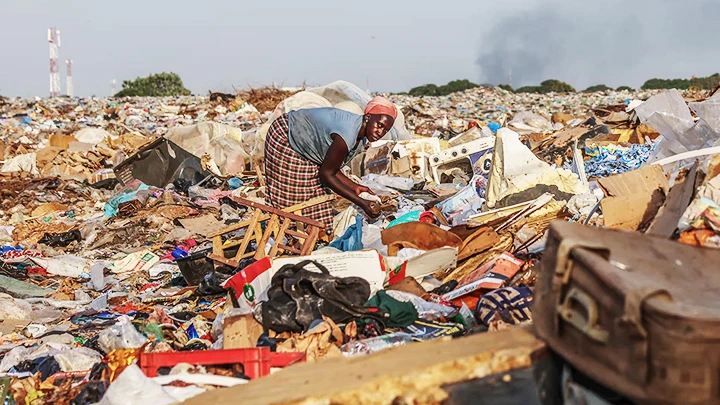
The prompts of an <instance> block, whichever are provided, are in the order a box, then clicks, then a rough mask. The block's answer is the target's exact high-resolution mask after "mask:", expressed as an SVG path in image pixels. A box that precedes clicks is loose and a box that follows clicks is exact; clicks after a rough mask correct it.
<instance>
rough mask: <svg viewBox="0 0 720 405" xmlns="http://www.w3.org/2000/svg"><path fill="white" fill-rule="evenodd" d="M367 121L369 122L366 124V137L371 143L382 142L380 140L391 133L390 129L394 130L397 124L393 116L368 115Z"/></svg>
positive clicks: (366, 116)
mask: <svg viewBox="0 0 720 405" xmlns="http://www.w3.org/2000/svg"><path fill="white" fill-rule="evenodd" d="M365 119H366V120H367V123H366V124H365V137H366V138H367V139H368V141H370V142H375V141H378V140H380V138H382V137H383V136H385V134H387V133H388V131H390V128H392V126H393V124H394V123H395V120H394V119H393V118H392V117H391V116H389V115H385V114H377V115H372V114H366V115H365Z"/></svg>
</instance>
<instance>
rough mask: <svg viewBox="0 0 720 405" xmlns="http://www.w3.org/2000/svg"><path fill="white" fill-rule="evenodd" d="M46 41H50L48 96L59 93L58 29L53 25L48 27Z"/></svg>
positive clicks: (55, 95) (54, 95)
mask: <svg viewBox="0 0 720 405" xmlns="http://www.w3.org/2000/svg"><path fill="white" fill-rule="evenodd" d="M48 42H49V43H50V97H57V96H59V95H60V69H59V67H58V55H59V53H60V52H59V50H60V30H57V29H55V27H50V28H48Z"/></svg>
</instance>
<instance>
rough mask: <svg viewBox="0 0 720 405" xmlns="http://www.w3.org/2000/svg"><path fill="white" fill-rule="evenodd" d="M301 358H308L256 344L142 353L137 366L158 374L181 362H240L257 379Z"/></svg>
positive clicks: (215, 363) (246, 372)
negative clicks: (253, 345) (248, 347)
mask: <svg viewBox="0 0 720 405" xmlns="http://www.w3.org/2000/svg"><path fill="white" fill-rule="evenodd" d="M301 361H305V354H304V353H273V352H271V351H270V348H269V347H253V348H250V349H227V350H196V351H190V352H169V353H141V354H140V358H139V359H138V366H139V367H140V369H141V370H142V371H143V372H144V373H145V375H147V376H148V377H156V376H157V375H158V369H160V368H161V367H173V366H175V365H176V364H178V363H188V364H192V365H196V366H216V365H223V364H237V363H240V364H242V365H243V370H244V371H245V375H246V376H248V377H250V378H251V379H255V378H259V377H263V376H266V375H268V374H270V368H271V367H286V366H289V365H290V364H293V363H297V362H301Z"/></svg>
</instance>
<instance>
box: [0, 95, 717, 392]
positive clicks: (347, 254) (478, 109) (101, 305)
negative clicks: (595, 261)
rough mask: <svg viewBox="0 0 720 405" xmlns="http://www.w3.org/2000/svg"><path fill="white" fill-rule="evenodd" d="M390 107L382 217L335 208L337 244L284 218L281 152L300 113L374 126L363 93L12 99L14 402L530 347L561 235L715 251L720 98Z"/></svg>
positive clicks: (6, 145)
mask: <svg viewBox="0 0 720 405" xmlns="http://www.w3.org/2000/svg"><path fill="white" fill-rule="evenodd" d="M388 97H389V98H390V99H391V100H392V101H394V102H395V103H396V104H397V105H398V107H399V109H400V111H401V113H402V114H401V116H400V117H398V119H397V120H396V122H395V127H394V128H393V130H392V131H391V133H389V134H388V135H387V137H386V139H383V140H381V141H378V142H375V143H373V144H371V145H369V146H368V148H367V149H366V150H365V151H364V152H363V153H361V154H360V155H358V156H357V157H356V158H355V159H353V161H352V162H350V164H349V165H348V166H347V167H346V168H345V169H344V170H345V172H346V175H347V176H348V177H350V178H352V179H354V180H355V181H357V182H359V183H360V184H362V185H365V186H367V187H369V188H370V189H371V190H372V191H373V193H374V195H369V196H367V197H368V198H373V199H376V201H377V202H378V203H379V204H380V205H381V207H382V214H381V216H380V217H379V218H378V219H369V218H368V217H367V216H365V215H364V213H363V212H362V210H361V209H359V208H358V207H356V206H354V205H352V204H351V203H350V202H349V201H347V200H344V199H342V198H340V197H335V196H332V195H330V196H327V197H323V198H321V200H323V201H327V200H332V201H333V206H334V208H335V210H336V213H337V215H336V217H335V219H334V221H333V226H332V229H322V228H321V227H318V225H317V224H315V223H313V221H309V220H308V218H306V217H304V216H302V210H303V209H305V208H307V207H309V206H312V205H313V204H315V203H318V201H315V200H311V201H308V202H306V203H305V204H301V206H295V207H289V208H286V209H284V210H279V209H274V208H272V207H270V206H269V205H268V203H267V201H266V200H265V195H264V187H265V182H264V166H263V154H264V152H263V151H264V148H263V145H264V139H265V135H266V133H267V130H268V127H269V125H270V123H271V122H272V120H273V119H274V118H276V117H278V116H280V115H281V114H283V113H285V112H288V111H291V110H294V109H300V108H312V107H327V106H334V107H337V108H342V109H346V110H348V111H352V112H358V113H361V112H362V109H363V108H364V104H366V103H367V102H368V101H369V99H370V95H369V94H367V93H366V92H364V91H362V90H361V89H359V88H357V87H356V86H354V85H352V84H350V83H347V82H335V83H331V84H329V85H328V86H324V87H320V88H310V89H302V90H292V91H284V90H280V89H272V88H270V89H265V90H263V89H257V90H253V91H252V92H245V93H240V94H238V95H228V94H221V93H211V94H210V95H209V96H207V97H177V98H122V99H115V98H108V99H104V98H66V97H59V98H52V99H40V98H35V99H20V98H8V99H0V138H2V141H3V142H2V143H1V144H0V152H1V153H0V156H2V166H1V167H0V176H2V184H3V186H2V197H1V199H0V204H1V205H0V246H1V248H0V253H1V255H0V322H1V324H0V395H2V396H0V398H3V399H5V403H7V404H57V405H59V404H75V405H80V404H95V403H99V404H107V405H111V404H123V403H140V401H147V400H152V401H156V403H159V404H170V403H179V402H182V401H184V400H187V399H189V398H192V397H195V396H197V395H201V394H202V393H204V392H206V391H212V390H217V389H225V388H227V387H231V386H236V385H241V384H248V382H249V381H252V380H255V379H262V378H267V377H266V376H267V375H269V374H270V373H282V372H284V369H289V368H292V367H294V364H295V363H307V362H317V361H321V360H324V359H328V358H339V357H353V356H364V355H369V354H373V353H377V352H380V351H383V350H386V349H390V348H393V347H397V346H404V345H417V344H423V343H422V342H425V341H430V340H435V339H440V338H457V337H461V336H465V335H468V334H478V333H494V332H496V331H500V330H506V329H510V328H515V327H518V326H522V325H528V324H532V323H533V312H534V311H533V306H532V303H533V295H534V286H535V283H536V279H537V278H538V272H539V268H540V267H539V265H538V264H539V263H540V262H541V261H542V260H545V259H544V256H543V251H544V250H545V247H546V243H547V240H548V227H549V226H550V223H551V222H552V221H558V220H559V221H570V222H576V223H583V224H586V225H588V226H593V227H598V228H605V229H619V230H624V231H631V232H635V233H638V234H639V233H646V234H649V235H654V236H658V237H662V238H665V239H672V240H678V241H679V242H681V243H683V244H689V245H694V246H703V247H711V248H720V191H718V190H717V189H720V174H719V173H720V170H719V168H720V148H718V147H717V146H715V145H716V143H717V141H718V138H720V110H719V109H718V105H720V96H715V95H712V94H707V95H702V96H701V97H697V95H694V98H689V99H686V98H683V94H681V93H680V92H678V91H676V90H671V91H622V92H617V91H607V92H598V93H591V94H583V93H577V94H552V93H551V94H542V95H538V94H513V93H511V92H508V91H505V90H502V89H499V88H495V87H480V88H476V89H472V90H467V91H465V92H460V93H454V94H451V95H449V96H445V97H423V98H418V97H412V96H408V95H388ZM688 184H689V185H688ZM668 205H672V209H670V208H668V207H667V206H668ZM629 207H631V208H629ZM632 207H637V209H634V208H632ZM289 286H292V288H291V287H289Z"/></svg>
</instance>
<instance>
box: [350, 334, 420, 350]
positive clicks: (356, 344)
mask: <svg viewBox="0 0 720 405" xmlns="http://www.w3.org/2000/svg"><path fill="white" fill-rule="evenodd" d="M412 341H413V337H412V335H409V334H407V333H405V332H397V333H391V334H388V335H382V336H378V337H374V338H369V339H363V340H356V341H353V342H349V343H346V344H345V345H343V347H342V348H341V350H342V352H343V354H344V355H345V356H357V355H362V354H371V353H377V352H379V351H382V350H385V349H390V348H393V347H398V346H402V345H405V344H408V343H410V342H412Z"/></svg>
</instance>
